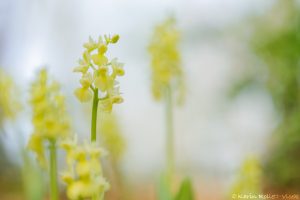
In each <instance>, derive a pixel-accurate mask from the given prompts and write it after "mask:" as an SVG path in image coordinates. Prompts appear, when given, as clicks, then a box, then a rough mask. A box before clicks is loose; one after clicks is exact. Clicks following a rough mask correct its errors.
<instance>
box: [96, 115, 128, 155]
mask: <svg viewBox="0 0 300 200" xmlns="http://www.w3.org/2000/svg"><path fill="white" fill-rule="evenodd" d="M100 117H101V120H100V121H101V123H100V124H99V132H100V139H101V141H102V144H103V146H104V147H105V148H106V149H107V150H108V152H109V156H110V157H111V158H112V159H113V160H114V161H118V160H120V159H121V157H122V156H123V154H124V151H125V147H126V144H125V139H124V137H123V135H122V134H121V130H120V128H119V126H118V123H117V119H116V117H115V116H114V115H112V114H102V115H100Z"/></svg>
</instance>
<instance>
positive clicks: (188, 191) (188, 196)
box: [158, 175, 194, 200]
mask: <svg viewBox="0 0 300 200" xmlns="http://www.w3.org/2000/svg"><path fill="white" fill-rule="evenodd" d="M158 199H159V200H194V192H193V186H192V182H191V180H190V179H189V178H185V179H184V180H183V181H182V182H181V185H180V187H179V190H178V192H177V193H176V195H175V196H174V195H173V194H172V192H171V189H170V184H169V182H168V179H167V176H165V175H163V176H161V178H160V182H159V188H158Z"/></svg>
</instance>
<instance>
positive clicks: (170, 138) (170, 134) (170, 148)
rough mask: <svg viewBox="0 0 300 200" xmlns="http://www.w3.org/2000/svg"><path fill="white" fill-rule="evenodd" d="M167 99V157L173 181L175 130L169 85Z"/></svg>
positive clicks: (170, 179) (168, 172)
mask: <svg viewBox="0 0 300 200" xmlns="http://www.w3.org/2000/svg"><path fill="white" fill-rule="evenodd" d="M165 100H166V132H167V135H166V159H167V179H168V182H169V184H170V183H171V182H172V177H173V171H174V130H173V102H172V91H171V88H170V87H169V86H167V87H166V89H165Z"/></svg>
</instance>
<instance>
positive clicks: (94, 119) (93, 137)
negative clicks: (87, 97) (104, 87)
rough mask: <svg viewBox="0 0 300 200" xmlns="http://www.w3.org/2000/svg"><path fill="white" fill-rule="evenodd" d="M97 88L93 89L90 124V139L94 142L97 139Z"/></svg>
mask: <svg viewBox="0 0 300 200" xmlns="http://www.w3.org/2000/svg"><path fill="white" fill-rule="evenodd" d="M98 102H99V99H98V89H97V88H96V89H95V90H94V99H93V108H92V126H91V141H92V142H95V141H96V139H97V134H96V130H97V111H98Z"/></svg>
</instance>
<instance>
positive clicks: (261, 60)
mask: <svg viewBox="0 0 300 200" xmlns="http://www.w3.org/2000/svg"><path fill="white" fill-rule="evenodd" d="M299 13H300V10H299V1H296V0H289V1H287V0H264V1H261V0H244V1H240V0H225V1H224V0H151V1H138V0H110V1H105V0H85V1H79V0H51V1H50V0H2V1H1V2H0V16H1V17H0V66H1V68H2V69H3V70H4V71H5V72H6V73H7V74H9V75H10V76H11V77H12V78H13V80H14V81H15V83H16V85H17V88H18V92H16V94H15V96H17V97H18V99H19V100H20V101H21V102H22V104H23V110H22V112H21V113H20V114H19V115H18V117H17V118H16V119H15V120H13V121H5V122H4V123H3V124H2V125H1V126H2V129H1V130H2V132H3V134H1V148H0V150H1V152H0V154H1V159H0V161H1V163H0V166H1V167H0V169H1V171H0V181H1V182H0V185H1V187H0V188H1V189H0V190H1V191H0V199H25V198H23V197H22V184H21V181H22V175H21V169H23V165H24V163H23V162H22V159H21V157H20V155H19V149H18V148H19V147H18V146H19V145H20V141H21V143H22V144H26V141H27V140H28V137H29V135H30V134H31V132H32V125H31V109H30V107H29V106H26V104H28V99H29V88H30V84H31V83H32V81H33V79H34V78H35V76H36V73H37V70H38V69H40V68H41V67H47V69H48V70H49V73H50V74H51V76H53V77H54V78H55V79H56V80H58V81H59V82H60V83H61V85H62V90H63V92H64V94H65V95H66V98H67V107H68V111H69V113H70V115H71V119H72V128H73V130H74V132H76V133H78V134H80V135H83V136H84V135H88V134H89V126H90V115H89V109H90V108H89V105H87V106H82V104H81V103H80V102H79V101H78V100H77V99H76V98H75V97H74V95H73V91H74V89H75V88H76V87H77V86H78V80H79V77H78V75H77V74H75V73H72V69H73V68H74V67H75V66H76V65H77V60H78V58H79V57H80V55H81V53H82V50H83V48H82V44H83V43H85V42H86V41H87V40H88V37H89V36H92V37H93V38H97V37H98V36H99V35H103V34H115V33H117V34H119V35H120V41H119V43H118V44H117V45H114V46H113V47H111V48H110V49H109V52H108V55H109V56H110V57H118V59H119V60H120V61H121V62H124V63H125V71H126V75H125V76H124V77H122V78H121V79H120V85H121V92H122V93H123V97H124V99H125V101H124V103H123V104H120V105H117V106H115V107H114V114H115V116H116V117H117V119H118V122H119V127H120V129H121V132H122V134H123V136H124V140H125V141H126V149H125V150H124V151H125V152H124V156H123V157H122V159H121V160H120V170H121V171H122V174H123V176H124V180H126V183H127V184H128V185H130V186H131V188H135V189H133V191H130V189H128V190H129V191H130V193H131V195H132V198H131V199H155V197H154V196H155V184H156V180H157V177H158V176H159V174H160V172H161V169H162V168H163V166H164V159H165V158H164V155H165V154H164V144H165V141H164V138H165V134H164V130H165V129H164V115H163V104H161V103H158V102H155V101H153V98H152V96H151V89H150V88H151V71H150V57H149V54H148V52H147V46H148V45H149V42H150V39H151V35H152V33H153V30H154V27H155V26H156V25H157V24H159V23H161V22H162V21H163V20H164V19H165V18H167V17H169V16H174V17H175V18H176V21H177V26H178V28H179V30H180V32H181V34H182V36H181V43H180V49H179V50H180V52H181V56H182V66H183V70H184V72H185V79H186V85H187V91H186V101H185V104H184V105H182V106H180V107H176V109H175V115H174V126H175V135H176V139H175V140H176V144H175V147H176V166H177V171H178V174H180V176H182V177H184V176H189V177H191V178H192V181H193V188H194V191H195V196H196V197H195V199H206V200H209V199H231V198H228V194H231V192H230V191H231V190H232V188H235V187H234V185H235V184H239V183H238V182H239V181H238V177H244V175H243V173H246V174H249V173H250V172H249V171H247V170H246V171H245V170H241V167H243V166H246V168H247V162H246V165H243V163H245V160H247V158H249V157H251V158H255V159H254V160H257V161H258V162H259V164H258V169H257V170H260V171H261V173H262V181H261V182H259V183H256V182H255V183H254V184H256V186H258V185H259V186H258V187H259V188H261V191H264V192H266V193H270V192H276V193H286V192H288V193H294V194H295V193H297V192H298V193H299V192H300V173H299V169H300V96H299V94H300V93H299V92H300V87H299V84H300V82H299V81H300V79H299V75H300V74H299V73H300V71H299V70H300V62H299V58H300V57H299V53H300V32H299V27H300V26H299V25H300V21H299ZM0 92H1V91H0ZM253 162H255V161H253ZM253 162H252V163H253ZM250 165H251V162H250ZM247 169H248V168H247ZM249 169H252V168H251V167H250V168H249ZM255 169H256V168H255ZM250 171H251V170H250ZM236 182H237V183H236ZM250 182H251V181H249V182H248V181H246V183H245V184H246V186H245V187H248V186H247V184H248V183H249V184H251V183H252V182H251V183H250ZM243 184H244V183H243ZM62 187H63V185H62ZM249 187H250V186H249ZM33 190H35V189H33ZM36 190H37V188H36ZM131 190H132V189H131ZM233 190H234V189H233ZM261 193H262V192H261ZM140 195H142V196H140ZM112 199H113V198H112ZM115 199H123V198H115Z"/></svg>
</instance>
